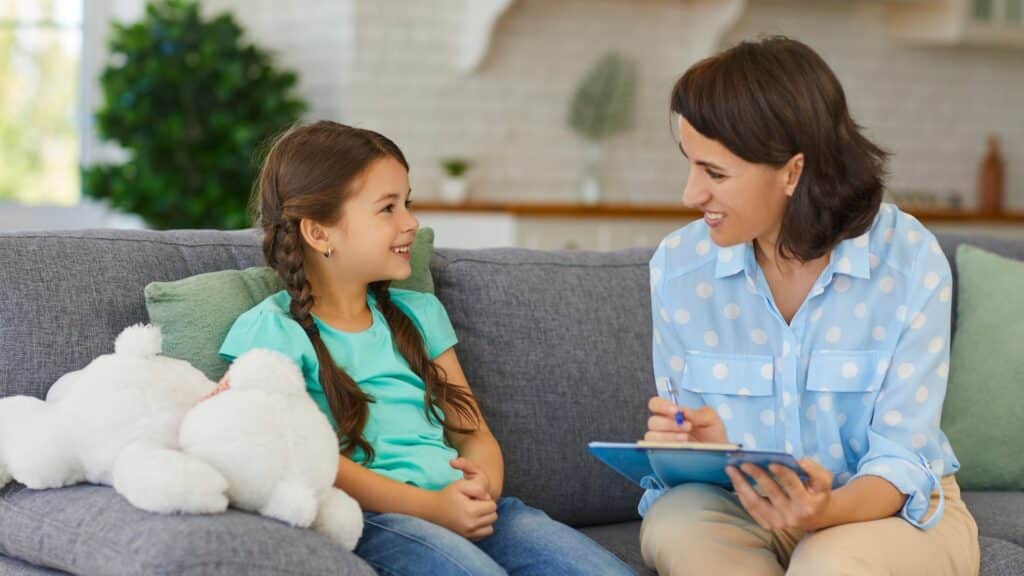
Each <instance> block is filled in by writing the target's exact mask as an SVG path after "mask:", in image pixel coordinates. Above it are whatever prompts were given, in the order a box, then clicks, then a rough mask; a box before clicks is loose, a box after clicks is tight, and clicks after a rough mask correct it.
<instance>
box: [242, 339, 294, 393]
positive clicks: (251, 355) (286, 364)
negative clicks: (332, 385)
mask: <svg viewBox="0 0 1024 576" xmlns="http://www.w3.org/2000/svg"><path fill="white" fill-rule="evenodd" d="M228 381H229V383H230V386H231V389H232V390H264V391H266V392H276V393H278V394H301V393H305V391H306V381H305V380H304V379H303V377H302V371H301V370H299V367H298V366H296V365H295V362H293V361H292V360H291V358H288V357H287V356H285V355H284V354H281V353H280V352H275V351H274V350H268V349H266V348H254V349H253V350H250V351H248V352H246V353H245V354H242V355H241V356H239V357H238V358H237V359H236V360H235V362H234V363H233V364H231V367H230V368H228Z"/></svg>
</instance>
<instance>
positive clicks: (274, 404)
mask: <svg viewBox="0 0 1024 576" xmlns="http://www.w3.org/2000/svg"><path fill="white" fill-rule="evenodd" d="M180 444H181V450H182V452H184V453H185V454H188V455H190V456H194V457H196V458H197V459H199V460H201V461H203V462H207V463H209V464H211V465H213V467H214V468H216V469H217V470H218V471H219V472H220V473H221V474H223V475H224V477H225V478H226V479H227V482H228V490H227V494H228V498H229V499H230V500H231V504H232V506H235V507H236V508H240V509H242V510H251V511H253V512H258V513H260V514H262V515H264V516H269V517H271V518H276V519H278V520H281V521H282V522H286V523H288V524H291V525H292V526H303V527H305V526H312V527H313V529H314V530H316V531H318V532H321V533H323V534H325V535H326V536H328V537H330V538H331V539H333V540H334V541H336V542H338V543H340V544H342V545H343V546H345V548H347V549H349V550H353V549H355V547H356V543H357V542H358V541H359V537H360V536H361V535H362V531H363V513H362V510H361V509H360V507H359V504H358V503H357V502H356V501H355V500H354V499H353V498H352V497H351V496H349V495H348V494H346V493H345V492H343V491H341V490H339V489H337V488H335V487H334V480H335V476H336V475H337V471H338V437H337V436H336V435H335V433H334V430H333V429H332V428H331V425H330V424H329V423H328V422H327V418H326V417H325V416H324V415H323V413H322V412H320V409H319V408H317V406H316V403H314V402H313V399H312V398H310V397H309V394H307V393H306V382H305V380H304V379H303V377H302V373H301V372H300V371H299V368H298V366H296V365H295V363H294V362H292V361H291V360H290V359H289V358H288V357H287V356H284V355H283V354H280V353H278V352H274V351H271V350H264V349H255V350H250V351H249V352H246V353H245V354H243V355H242V356H241V357H239V358H238V359H236V360H235V362H234V363H233V364H232V365H231V367H230V368H229V369H228V373H227V378H226V385H225V386H224V387H222V389H220V390H217V391H216V393H215V394H213V395H212V396H210V397H209V398H207V399H204V400H203V401H202V402H200V403H199V404H198V405H197V406H195V407H194V408H192V409H191V410H189V411H188V413H187V414H185V418H184V420H183V421H182V423H181V435H180Z"/></svg>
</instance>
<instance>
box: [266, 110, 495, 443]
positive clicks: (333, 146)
mask: <svg viewBox="0 0 1024 576" xmlns="http://www.w3.org/2000/svg"><path fill="white" fill-rule="evenodd" d="M384 158H393V159H394V160H396V161H398V162H399V163H401V164H402V166H404V167H405V169H406V170H408V169H409V164H408V162H406V160H405V156H404V155H403V154H402V151H401V150H399V148H398V146H396V145H395V143H394V142H392V141H391V140H389V139H388V138H386V137H384V136H382V135H380V134H378V133H376V132H373V131H370V130H364V129H360V128H353V127H350V126H345V125H342V124H338V123H336V122H328V121H321V122H316V123H315V124H309V125H300V126H296V127H293V128H291V129H289V130H288V131H286V132H285V133H283V134H282V135H280V136H279V137H278V138H277V139H276V140H275V141H274V143H273V145H272V146H271V148H270V150H269V152H268V153H267V156H266V159H265V160H264V162H263V168H262V170H261V171H260V175H259V180H258V181H257V190H256V196H254V199H255V198H258V202H259V213H258V222H259V225H260V227H262V229H263V256H264V259H265V260H266V263H267V265H268V266H270V267H271V268H273V269H274V270H275V271H276V272H277V274H278V276H280V277H281V279H282V280H283V281H284V284H285V287H286V289H287V290H288V295H289V296H291V306H290V310H289V311H290V313H291V316H292V318H294V319H295V321H296V322H298V323H299V325H300V326H302V328H303V329H304V330H305V331H306V334H307V335H308V336H309V340H310V342H312V344H313V349H314V350H315V351H316V358H317V361H318V363H319V364H320V373H319V381H320V386H321V387H322V388H323V390H324V394H325V395H326V397H327V402H328V404H329V405H330V409H331V414H332V415H333V416H334V420H335V422H336V423H337V425H338V430H337V432H338V439H339V445H340V449H341V453H342V454H345V455H346V456H351V455H352V453H353V452H354V451H355V450H356V449H359V450H361V451H362V452H363V454H365V457H366V462H369V461H371V460H373V457H374V450H373V447H372V446H371V445H370V443H369V442H367V440H366V438H365V437H364V436H363V429H364V428H365V426H366V421H367V418H368V416H369V403H370V402H373V401H374V400H373V398H372V397H370V396H369V395H368V394H367V393H366V392H364V391H363V390H362V389H360V388H359V385H358V384H356V382H355V381H354V380H353V379H352V377H351V376H349V375H348V374H347V373H346V372H345V370H344V369H343V368H341V367H340V366H338V365H337V364H335V362H334V359H333V358H332V357H331V354H330V352H329V351H328V350H327V347H326V346H325V345H324V342H323V339H322V338H321V336H320V331H319V329H318V328H317V326H316V323H315V322H314V319H313V316H312V314H311V312H310V311H311V310H312V308H313V301H314V295H313V287H312V286H311V285H310V283H309V280H307V278H306V272H305V266H304V262H303V244H302V242H303V240H302V235H301V233H300V232H299V222H300V220H302V219H303V218H306V219H309V220H313V221H315V222H319V223H323V224H327V225H330V224H334V223H336V222H337V221H338V219H339V218H340V217H341V214H342V205H343V204H344V203H345V201H346V199H347V198H348V197H349V196H350V195H351V194H352V191H353V190H352V188H353V187H354V184H355V183H357V182H358V181H359V180H360V177H361V176H362V175H363V174H364V172H365V171H366V170H367V168H369V167H370V165H371V164H372V163H373V162H375V161H377V160H381V159H384ZM389 285H390V281H382V282H374V283H372V284H370V285H369V287H368V289H369V291H370V293H372V294H373V295H374V296H375V298H376V301H377V306H378V308H379V310H380V312H381V314H382V315H383V316H384V318H385V319H386V320H387V323H388V328H389V329H390V330H391V336H392V339H393V341H394V343H395V347H396V348H397V349H398V351H399V353H401V355H402V357H404V358H405V360H406V362H407V363H408V364H409V368H411V369H412V371H413V372H414V373H416V375H417V376H419V377H420V378H421V379H422V380H423V384H424V388H425V390H426V391H425V397H424V410H425V412H426V414H425V416H426V417H427V418H428V420H433V421H435V422H437V423H438V424H440V425H441V426H443V427H444V428H445V430H446V432H460V433H469V432H472V431H473V430H475V429H476V428H478V427H479V424H480V417H479V411H478V408H477V405H476V403H475V401H474V400H473V397H472V394H470V393H469V391H468V390H466V389H465V388H462V387H459V386H456V385H454V384H452V383H450V382H449V381H448V377H447V374H445V372H444V370H443V369H442V368H441V367H439V366H437V365H436V364H434V363H433V362H432V361H431V360H430V358H429V357H428V356H427V352H426V348H425V347H424V343H423V337H422V336H421V334H420V332H419V330H418V329H417V328H416V326H415V324H413V322H412V320H411V319H410V318H409V317H408V316H406V314H405V313H404V312H403V311H402V310H401V309H400V308H399V307H398V306H396V305H395V304H394V303H393V302H392V301H391V298H390V293H389V291H388V287H389ZM444 408H450V409H452V410H454V411H455V412H456V413H457V414H458V415H459V416H460V419H461V420H462V422H468V423H470V424H471V425H472V428H469V429H467V428H461V427H456V426H453V425H451V424H449V423H448V422H447V421H446V419H445V418H444Z"/></svg>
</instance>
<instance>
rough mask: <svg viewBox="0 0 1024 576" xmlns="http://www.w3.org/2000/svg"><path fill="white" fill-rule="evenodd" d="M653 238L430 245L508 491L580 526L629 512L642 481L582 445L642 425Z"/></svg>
mask: <svg viewBox="0 0 1024 576" xmlns="http://www.w3.org/2000/svg"><path fill="white" fill-rule="evenodd" d="M651 252H652V251H651V249H633V250H626V251H621V252H613V253H597V252H537V251H529V250H519V249H510V248H506V249H492V250H473V251H461V250H445V251H438V254H439V256H438V258H437V260H438V261H437V263H436V264H435V283H436V291H437V295H438V298H440V299H441V301H442V302H443V303H444V305H445V307H446V308H447V310H448V315H449V317H450V318H451V320H452V324H453V325H454V326H455V330H456V332H457V333H458V335H459V342H460V343H459V345H458V346H457V347H456V353H457V354H458V356H459V359H460V361H461V363H462V366H463V368H464V370H465V372H466V376H467V378H468V381H469V383H470V386H472V387H473V390H474V391H475V392H476V394H477V396H478V397H479V399H480V403H481V405H482V408H483V412H484V416H485V418H486V419H487V422H488V424H489V425H490V427H491V429H492V430H493V431H494V434H495V436H496V437H497V439H498V441H499V443H500V444H501V446H502V450H503V452H504V456H505V470H506V472H505V475H506V492H508V493H509V494H510V495H514V496H518V497H520V498H522V499H523V500H525V501H526V502H527V503H528V504H530V505H533V506H538V507H540V508H543V509H544V510H545V511H547V512H548V514H550V515H552V516H553V517H555V518H557V519H559V520H562V521H565V522H568V523H570V524H573V525H577V526H581V525H587V524H603V523H608V522H621V521H625V520H631V519H636V518H637V513H636V505H637V501H638V500H639V497H640V490H639V488H637V487H636V486H634V485H633V484H631V483H630V482H628V481H627V480H624V479H623V478H622V477H620V476H618V475H617V474H616V473H615V472H613V471H612V470H611V469H609V468H607V467H605V466H603V465H602V464H600V463H599V462H598V461H597V460H596V459H595V458H593V457H592V456H590V455H589V454H588V453H587V450H586V446H587V442H589V441H592V440H609V441H634V440H637V439H639V438H640V437H641V436H642V435H643V433H644V427H645V424H646V421H647V410H646V406H647V399H648V398H649V397H650V396H651V395H652V394H653V393H654V390H655V389H654V380H653V376H652V368H651V325H650V306H651V304H650V282H649V280H648V271H647V262H648V260H649V259H650V256H651Z"/></svg>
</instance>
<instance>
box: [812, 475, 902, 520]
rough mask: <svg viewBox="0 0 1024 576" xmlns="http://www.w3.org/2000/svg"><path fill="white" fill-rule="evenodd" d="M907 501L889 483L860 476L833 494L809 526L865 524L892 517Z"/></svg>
mask: <svg viewBox="0 0 1024 576" xmlns="http://www.w3.org/2000/svg"><path fill="white" fill-rule="evenodd" d="M906 500H907V497H906V496H905V495H903V494H902V493H901V492H900V491H899V490H897V489H896V487H895V486H893V485H892V483H890V482H889V481H888V480H886V479H884V478H880V477H878V476H861V477H860V478H855V479H853V480H851V481H850V482H849V483H848V484H846V485H845V486H843V487H842V488H839V489H837V490H835V491H833V492H832V497H831V498H830V500H829V505H828V507H827V508H826V509H825V511H824V513H822V515H821V517H820V518H817V519H816V520H815V521H814V522H812V523H811V526H809V528H810V529H812V530H821V529H823V528H828V527H829V526H839V525H840V524H848V523H850V522H868V521H871V520H881V519H882V518H888V517H890V516H895V515H896V514H897V513H899V511H900V510H901V509H902V508H903V504H904V503H905V502H906Z"/></svg>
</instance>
